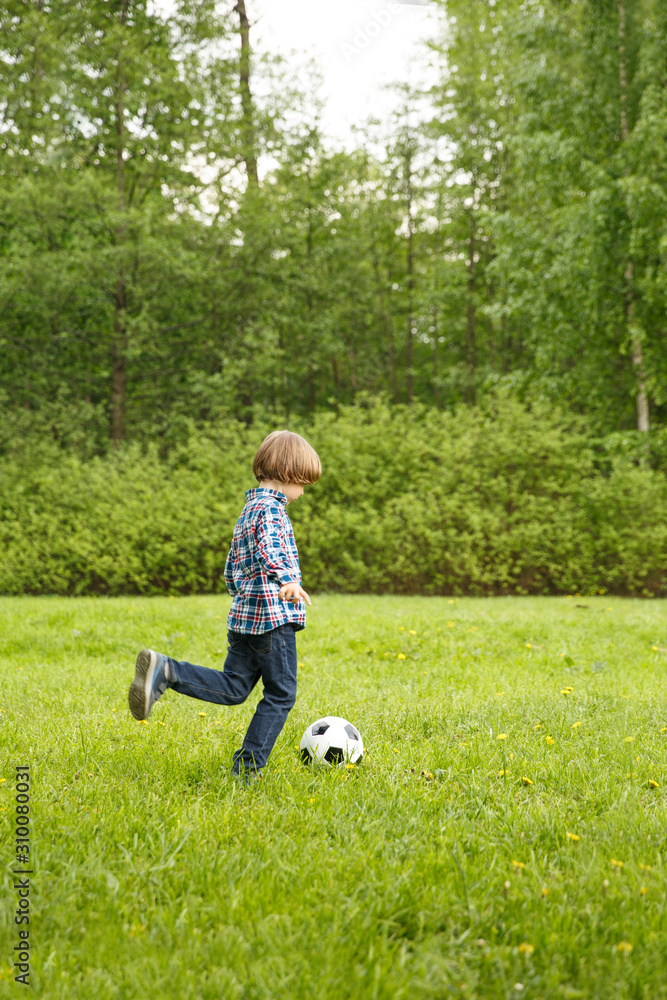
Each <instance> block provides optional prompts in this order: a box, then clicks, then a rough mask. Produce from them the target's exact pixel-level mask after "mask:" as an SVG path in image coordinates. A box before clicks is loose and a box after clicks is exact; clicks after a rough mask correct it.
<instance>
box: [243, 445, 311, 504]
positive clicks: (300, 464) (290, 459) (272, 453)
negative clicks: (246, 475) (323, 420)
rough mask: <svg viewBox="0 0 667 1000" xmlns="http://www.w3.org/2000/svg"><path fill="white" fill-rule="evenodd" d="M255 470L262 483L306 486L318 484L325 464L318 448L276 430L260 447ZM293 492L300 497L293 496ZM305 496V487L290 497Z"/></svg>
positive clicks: (253, 465)
mask: <svg viewBox="0 0 667 1000" xmlns="http://www.w3.org/2000/svg"><path fill="white" fill-rule="evenodd" d="M252 471H253V474H254V476H255V479H256V480H257V482H259V483H276V484H280V485H281V486H291V487H299V486H300V487H303V486H304V485H305V484H307V483H316V482H317V480H318V479H319V478H320V476H321V475H322V465H321V463H320V459H319V456H318V454H317V452H316V451H315V449H314V448H311V446H310V445H309V444H308V442H307V441H306V440H305V438H302V437H301V435H300V434H292V432H291V431H274V432H273V434H269V436H268V437H267V438H264V440H263V441H262V443H261V445H260V446H259V449H258V451H257V454H256V455H255V458H254V459H253V463H252ZM283 492H285V491H284V490H283ZM291 493H295V494H296V495H295V496H291V495H290V494H291ZM302 493H303V488H302V489H300V490H291V491H290V493H288V494H287V496H288V499H290V500H292V499H294V500H295V499H296V497H297V496H301V494H302Z"/></svg>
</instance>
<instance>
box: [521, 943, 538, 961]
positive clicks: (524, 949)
mask: <svg viewBox="0 0 667 1000" xmlns="http://www.w3.org/2000/svg"><path fill="white" fill-rule="evenodd" d="M534 951H535V949H534V947H533V946H532V944H528V942H527V941H524V942H522V944H520V945H519V954H520V955H525V956H526V958H530V956H531V955H532V954H533V952H534Z"/></svg>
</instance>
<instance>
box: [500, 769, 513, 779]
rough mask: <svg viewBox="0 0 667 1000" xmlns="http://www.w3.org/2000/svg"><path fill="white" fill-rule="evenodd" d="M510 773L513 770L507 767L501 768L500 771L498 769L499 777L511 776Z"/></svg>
mask: <svg viewBox="0 0 667 1000" xmlns="http://www.w3.org/2000/svg"><path fill="white" fill-rule="evenodd" d="M510 773H511V772H510V771H508V770H507V769H506V768H501V769H500V771H498V777H499V778H505V777H509V775H510Z"/></svg>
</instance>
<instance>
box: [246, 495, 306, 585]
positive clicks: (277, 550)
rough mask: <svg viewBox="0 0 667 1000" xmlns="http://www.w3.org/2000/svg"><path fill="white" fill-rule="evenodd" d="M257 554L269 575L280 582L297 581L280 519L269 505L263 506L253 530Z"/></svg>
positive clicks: (296, 572) (296, 573) (296, 574)
mask: <svg viewBox="0 0 667 1000" xmlns="http://www.w3.org/2000/svg"><path fill="white" fill-rule="evenodd" d="M255 537H256V539H257V556H258V558H259V561H260V562H261V564H262V566H263V568H264V570H265V572H266V573H268V575H269V576H273V577H275V579H276V580H277V581H278V583H280V584H286V583H297V584H298V583H299V574H298V571H297V570H295V568H294V565H293V564H292V563H291V562H290V555H289V552H288V551H287V542H286V538H285V535H284V532H283V527H282V524H281V521H280V515H279V514H278V512H277V511H274V510H272V509H271V507H265V508H264V509H263V510H262V512H261V514H260V516H259V518H258V520H257V526H256V531H255Z"/></svg>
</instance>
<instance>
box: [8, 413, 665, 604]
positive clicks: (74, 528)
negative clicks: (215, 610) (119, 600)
mask: <svg viewBox="0 0 667 1000" xmlns="http://www.w3.org/2000/svg"><path fill="white" fill-rule="evenodd" d="M270 429H272V428H271V427H269V426H268V425H267V426H265V427H258V426H253V427H251V428H247V427H245V426H244V425H242V424H236V425H225V426H224V427H213V428H209V429H208V431H207V432H206V433H204V434H201V435H199V436H193V437H192V439H191V440H190V442H189V444H188V446H187V447H181V448H180V449H178V450H177V451H175V452H173V453H172V454H171V455H170V456H169V457H168V458H167V459H161V458H160V457H159V456H158V453H157V451H156V450H155V449H152V448H150V449H148V451H145V452H142V451H141V450H140V448H139V447H137V446H135V447H127V448H125V449H123V450H122V451H120V452H118V453H115V454H112V455H109V456H106V457H104V458H93V459H91V460H88V461H83V460H81V459H79V458H75V457H74V456H71V455H69V456H67V455H66V456H62V455H60V456H58V457H56V456H55V454H51V455H50V457H48V455H47V454H46V453H42V454H41V455H40V457H39V460H31V459H30V456H29V455H28V454H23V456H22V457H19V456H18V454H16V455H15V456H14V458H13V459H12V460H11V461H8V462H6V463H5V466H4V468H3V473H2V477H1V478H0V592H2V593H5V594H40V593H56V594H122V593H125V594H160V593H172V594H176V593H182V594H184V593H197V592H209V593H210V592H215V591H220V590H224V579H223V570H224V564H225V559H226V555H227V550H228V547H229V541H230V538H231V534H232V530H233V527H234V523H235V521H236V518H237V517H238V515H239V513H240V510H241V507H242V505H243V499H244V497H243V491H244V490H245V489H247V488H249V487H251V486H253V485H255V484H254V481H253V480H252V473H251V462H252V456H253V454H254V452H255V450H256V448H257V446H258V444H259V442H260V441H261V440H262V437H263V436H264V434H265V433H268V431H269V430H270ZM294 429H295V430H299V431H300V432H301V433H304V434H305V435H306V436H307V437H308V438H309V440H310V441H311V442H312V443H313V445H314V446H315V447H316V448H317V450H318V452H319V453H320V456H321V458H322V464H323V467H324V474H323V476H322V479H321V480H320V482H319V483H318V484H317V485H316V486H313V487H307V488H306V494H305V496H304V498H302V499H301V500H300V501H299V502H298V503H297V504H294V505H292V506H291V507H290V516H291V517H292V519H293V521H294V527H295V533H296V537H297V543H298V545H299V551H300V555H301V565H302V572H303V577H304V584H305V586H306V587H307V588H310V589H312V590H314V591H317V590H332V591H347V592H375V593H381V592H397V593H406V594H408V593H425V594H548V593H560V592H563V591H568V592H575V591H578V592H580V593H592V592H597V591H598V590H606V591H609V592H613V593H619V594H620V593H623V594H635V595H644V596H648V595H664V594H665V593H666V592H667V570H666V567H667V559H666V558H665V556H666V553H667V479H666V477H665V475H664V474H663V473H662V472H661V471H656V470H652V469H650V468H647V467H638V466H637V465H636V464H634V463H633V462H632V460H631V459H630V458H629V457H628V456H627V455H626V454H624V453H618V454H614V455H612V456H611V457H610V454H609V451H608V450H606V451H605V450H604V449H601V448H600V446H599V442H596V441H593V440H591V439H590V438H589V437H588V436H587V434H586V433H585V431H584V429H583V427H582V425H580V424H579V422H578V420H577V419H575V418H572V417H567V416H566V415H562V414H557V413H553V412H552V411H550V410H547V409H543V410H541V409H539V408H532V409H528V408H527V407H525V406H523V405H521V404H520V403H518V402H516V401H515V400H513V399H511V398H508V397H503V396H499V397H497V398H496V399H494V400H491V401H489V402H487V403H486V404H485V405H484V406H483V407H482V408H480V409H475V410H472V409H466V408H460V409H458V410H457V411H456V412H455V413H439V412H437V411H435V410H429V409H426V408H423V407H413V408H407V407H400V406H399V407H396V406H393V407H390V406H388V405H387V404H386V403H384V402H383V401H381V400H366V401H365V402H363V403H362V404H361V405H357V406H355V407H347V408H344V409H342V410H341V412H340V413H339V414H338V415H335V414H332V413H322V414H319V415H318V416H316V417H315V418H314V420H313V421H312V423H311V424H310V425H309V426H304V427H294Z"/></svg>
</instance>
